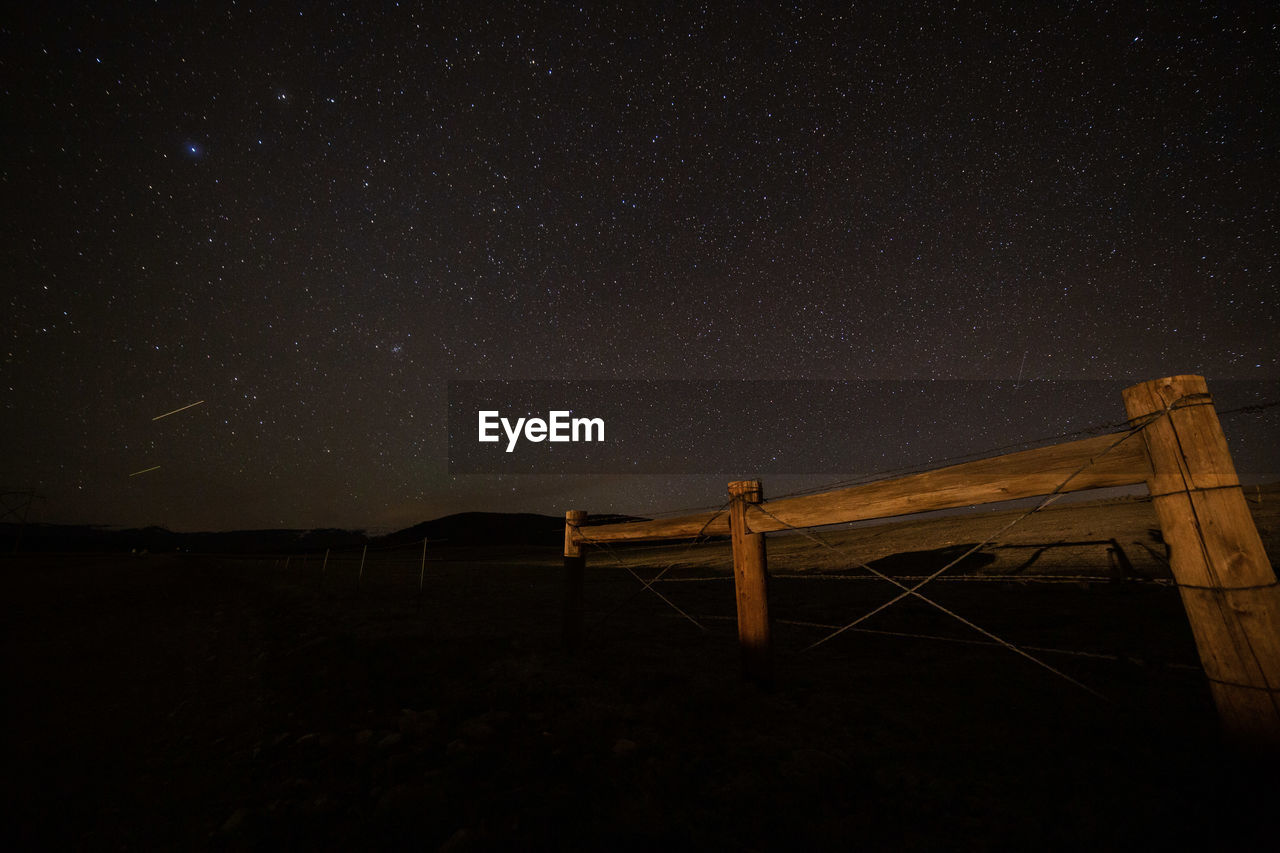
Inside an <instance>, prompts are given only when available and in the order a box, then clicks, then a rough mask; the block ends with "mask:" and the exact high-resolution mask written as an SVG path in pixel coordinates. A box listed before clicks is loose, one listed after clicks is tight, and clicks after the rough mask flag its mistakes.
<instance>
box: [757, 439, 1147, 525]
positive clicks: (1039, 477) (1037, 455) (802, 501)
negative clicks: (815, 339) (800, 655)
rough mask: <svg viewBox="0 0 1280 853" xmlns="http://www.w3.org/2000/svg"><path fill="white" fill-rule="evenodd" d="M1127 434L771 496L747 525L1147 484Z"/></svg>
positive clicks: (1141, 458)
mask: <svg viewBox="0 0 1280 853" xmlns="http://www.w3.org/2000/svg"><path fill="white" fill-rule="evenodd" d="M1123 435H1124V434H1123V433H1114V434H1109V435H1100V436H1097V437H1095V438H1086V439H1082V440H1080V441H1072V442H1067V443H1065V444H1055V445H1053V446H1051V447H1040V448H1036V449H1034V450H1024V451H1022V452H1020V453H1010V454H1006V455H1004V456H995V457H991V458H988V459H979V460H977V461H975V462H965V463H962V464H960V465H952V466H950V467H948V468H939V469H937V470H935V471H925V472H923V473H920V474H912V475H910V476H907V477H899V478H897V479H894V480H880V481H878V482H874V483H866V484H865V485H861V486H853V487H851V488H848V489H841V490H839V491H834V492H824V493H822V494H817V495H803V496H800V497H794V498H783V499H781V500H776V501H768V502H766V503H764V504H761V505H760V507H759V509H754V508H753V509H751V510H749V511H748V513H747V523H748V525H749V526H750V529H751V531H752V532H755V533H765V532H769V531H773V530H786V529H787V528H788V527H816V526H818V525H822V524H839V523H843V522H849V521H863V520H866V519H872V518H888V517H891V516H898V515H909V514H911V513H916V512H928V511H930V510H938V509H952V508H955V507H962V506H971V505H974V504H984V503H993V502H996V501H1007V500H1013V499H1015V498H1028V497H1035V496H1037V495H1047V494H1049V493H1051V492H1053V491H1054V490H1055V489H1059V488H1060V489H1061V491H1063V492H1074V491H1081V490H1084V489H1097V488H1102V487H1104V486H1126V485H1133V484H1135V483H1143V482H1146V479H1147V476H1148V474H1149V472H1150V468H1149V466H1148V464H1147V459H1146V453H1145V451H1144V449H1143V447H1142V444H1141V442H1140V441H1138V440H1137V439H1136V438H1129V439H1125V440H1122V439H1123ZM1117 442H1119V444H1117ZM1082 466H1085V467H1084V468H1083V470H1080V469H1081V468H1082ZM1077 472H1078V473H1077ZM1073 474H1074V475H1075V476H1072V475H1073ZM1069 477H1070V478H1071V479H1070V481H1067V480H1068V478H1069ZM1064 482H1065V485H1064Z"/></svg>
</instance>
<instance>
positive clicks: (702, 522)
mask: <svg viewBox="0 0 1280 853" xmlns="http://www.w3.org/2000/svg"><path fill="white" fill-rule="evenodd" d="M703 535H705V536H728V535H729V515H728V512H727V511H724V512H719V513H711V512H704V513H699V514H697V515H682V516H677V517H675V518H659V519H656V520H654V521H629V522H625V523H622V524H601V525H598V526H596V527H584V528H581V529H580V530H579V531H578V534H577V536H576V537H575V538H576V540H577V541H579V542H635V541H641V540H646V539H693V538H694V537H696V536H703Z"/></svg>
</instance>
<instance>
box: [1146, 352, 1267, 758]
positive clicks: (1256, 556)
mask: <svg viewBox="0 0 1280 853" xmlns="http://www.w3.org/2000/svg"><path fill="white" fill-rule="evenodd" d="M1208 390H1209V389H1208V386H1207V383H1206V382H1205V380H1204V378H1203V377H1201V376H1171V377H1168V378H1166V379H1157V380H1154V381H1152V382H1144V383H1142V384H1141V385H1135V386H1133V387H1132V388H1128V389H1126V390H1125V392H1124V403H1125V410H1126V411H1127V412H1128V414H1129V418H1130V419H1131V421H1132V422H1134V423H1144V422H1146V421H1147V419H1150V418H1151V417H1152V415H1157V417H1155V418H1154V419H1151V420H1150V421H1149V422H1148V423H1147V425H1146V426H1145V428H1144V429H1143V430H1142V433H1141V435H1142V440H1143V443H1144V445H1145V446H1146V448H1147V453H1148V455H1149V457H1150V459H1151V469H1152V472H1151V477H1150V480H1149V481H1148V485H1149V488H1150V490H1151V494H1152V505H1153V506H1154V508H1155V511H1156V516H1157V517H1158V518H1159V519H1160V527H1161V530H1162V532H1163V534H1164V540H1165V543H1166V544H1167V545H1168V546H1169V566H1170V569H1171V570H1172V572H1173V576H1174V579H1175V580H1176V581H1177V583H1178V585H1179V592H1180V594H1181V596H1182V604H1183V607H1184V608H1185V609H1186V611H1187V619H1188V621H1189V622H1190V623H1191V631H1192V634H1193V635H1194V636H1195V640H1196V647H1197V649H1198V651H1199V653H1200V660H1201V663H1202V664H1203V665H1204V671H1205V675H1206V676H1208V678H1209V682H1210V686H1211V688H1212V691H1213V697H1214V701H1215V703H1216V704H1217V706H1218V714H1219V716H1220V717H1221V719H1222V723H1223V728H1224V729H1225V731H1226V732H1227V734H1228V735H1229V736H1230V737H1232V738H1233V739H1235V740H1237V741H1239V742H1240V743H1241V744H1243V745H1246V746H1248V747H1249V748H1256V747H1258V746H1265V747H1268V748H1270V749H1273V750H1278V751H1280V586H1277V585H1276V576H1275V572H1274V570H1273V569H1272V566H1271V561H1270V560H1269V559H1268V558H1267V553H1266V551H1265V550H1264V548H1263V545H1262V540H1261V538H1260V537H1259V536H1258V529H1257V526H1256V525H1255V524H1254V522H1253V516H1252V515H1251V514H1250V512H1249V507H1248V504H1247V503H1246V502H1245V497H1244V492H1243V490H1242V489H1241V488H1240V484H1239V480H1238V479H1237V477H1236V472H1235V466H1234V465H1233V464H1232V462H1231V454H1230V452H1229V450H1228V448H1227V440H1226V436H1225V435H1224V434H1223V432H1222V426H1221V424H1220V423H1219V422H1218V416H1217V413H1216V412H1215V411H1214V409H1213V406H1212V404H1211V400H1210V399H1209V398H1208V396H1207V395H1208Z"/></svg>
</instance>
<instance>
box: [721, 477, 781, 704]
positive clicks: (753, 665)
mask: <svg viewBox="0 0 1280 853" xmlns="http://www.w3.org/2000/svg"><path fill="white" fill-rule="evenodd" d="M729 498H730V500H729V537H730V539H731V541H732V543H733V584H734V589H735V591H736V592H737V598H738V645H739V646H740V647H741V648H742V665H743V669H744V671H745V673H746V675H747V677H748V678H750V679H751V680H752V681H755V682H757V683H759V684H763V685H768V684H771V683H772V682H773V653H772V648H771V641H770V637H769V587H768V562H767V558H766V556H765V546H764V534H763V533H751V532H750V528H749V527H748V525H747V504H750V503H760V502H761V501H762V500H764V489H763V488H762V487H761V485H760V481H759V480H735V481H733V482H732V483H730V484H729Z"/></svg>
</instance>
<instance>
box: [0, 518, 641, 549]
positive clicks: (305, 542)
mask: <svg viewBox="0 0 1280 853" xmlns="http://www.w3.org/2000/svg"><path fill="white" fill-rule="evenodd" d="M636 520H637V519H636V518H634V517H632V516H625V515H602V516H596V517H593V518H592V519H591V521H592V523H594V524H605V523H610V522H615V521H636ZM423 537H426V538H427V539H432V540H436V541H447V542H448V543H449V544H450V545H463V546H465V545H559V544H560V543H562V542H563V541H564V518H563V517H556V516H551V515H538V514H536V513H504V512H462V513H457V514H455V515H446V516H444V517H443V518H437V519H433V520H431V521H424V522H422V523H421V524H415V525H414V526H413V527H409V528H406V529H404V530H399V531H396V532H395V533H390V534H387V535H386V536H382V537H370V536H368V535H366V534H365V533H364V532H363V531H360V530H340V529H335V528H323V529H318V530H289V529H284V530H226V531H217V532H198V533H175V532H173V531H172V530H166V529H165V528H163V527H154V526H153V527H142V528H117V527H102V526H99V525H92V524H27V525H26V526H25V527H23V526H22V525H18V524H0V553H8V552H12V551H13V550H14V545H15V543H16V544H17V550H19V551H21V552H31V551H78V552H103V553H119V552H127V551H147V552H149V553H153V554H154V553H169V552H174V551H190V552H196V553H202V554H296V553H299V552H302V551H323V550H324V549H326V548H333V549H339V548H355V547H359V546H361V545H364V544H367V543H370V542H374V541H376V542H378V543H379V544H381V545H403V544H406V543H412V542H421V541H422V539H423Z"/></svg>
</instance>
